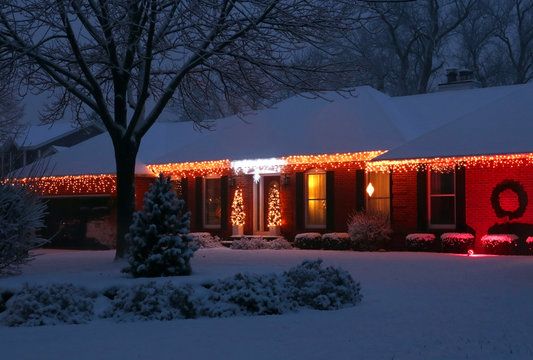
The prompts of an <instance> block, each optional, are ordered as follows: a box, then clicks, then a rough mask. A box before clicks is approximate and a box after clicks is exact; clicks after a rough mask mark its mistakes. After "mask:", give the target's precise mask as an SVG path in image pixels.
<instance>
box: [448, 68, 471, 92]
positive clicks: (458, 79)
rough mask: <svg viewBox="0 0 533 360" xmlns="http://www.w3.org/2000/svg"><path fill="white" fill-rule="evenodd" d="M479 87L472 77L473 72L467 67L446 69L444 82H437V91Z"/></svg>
mask: <svg viewBox="0 0 533 360" xmlns="http://www.w3.org/2000/svg"><path fill="white" fill-rule="evenodd" d="M478 87H480V84H479V82H478V81H476V80H475V79H474V72H473V71H472V70H469V69H461V70H459V69H456V68H449V69H446V82H445V83H442V84H439V91H446V90H466V89H475V88H478Z"/></svg>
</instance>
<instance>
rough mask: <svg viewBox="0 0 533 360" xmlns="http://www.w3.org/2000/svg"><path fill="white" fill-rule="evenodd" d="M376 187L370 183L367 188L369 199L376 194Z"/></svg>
mask: <svg viewBox="0 0 533 360" xmlns="http://www.w3.org/2000/svg"><path fill="white" fill-rule="evenodd" d="M374 190H375V189H374V186H372V183H371V182H369V183H368V186H367V187H366V193H367V194H368V196H369V197H372V194H374Z"/></svg>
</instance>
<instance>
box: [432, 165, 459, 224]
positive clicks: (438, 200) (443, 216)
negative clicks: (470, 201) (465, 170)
mask: <svg viewBox="0 0 533 360" xmlns="http://www.w3.org/2000/svg"><path fill="white" fill-rule="evenodd" d="M429 187H430V193H429V197H430V199H429V221H430V225H454V224H455V173H454V172H446V173H441V172H436V171H431V173H430V186H429Z"/></svg>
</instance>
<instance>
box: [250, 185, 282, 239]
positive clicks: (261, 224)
mask: <svg viewBox="0 0 533 360" xmlns="http://www.w3.org/2000/svg"><path fill="white" fill-rule="evenodd" d="M279 179H280V176H279V175H261V178H260V179H259V181H258V182H257V183H254V208H253V219H254V235H267V234H268V209H269V195H271V193H272V191H273V190H272V189H273V188H274V187H277V189H279Z"/></svg>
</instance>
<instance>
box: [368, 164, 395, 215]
mask: <svg viewBox="0 0 533 360" xmlns="http://www.w3.org/2000/svg"><path fill="white" fill-rule="evenodd" d="M369 184H372V188H373V193H372V196H370V195H369V194H368V192H366V196H367V199H368V202H367V210H368V211H369V212H377V213H380V214H383V215H385V216H388V217H390V174H389V173H383V172H371V173H368V183H367V189H368V185H369Z"/></svg>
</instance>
